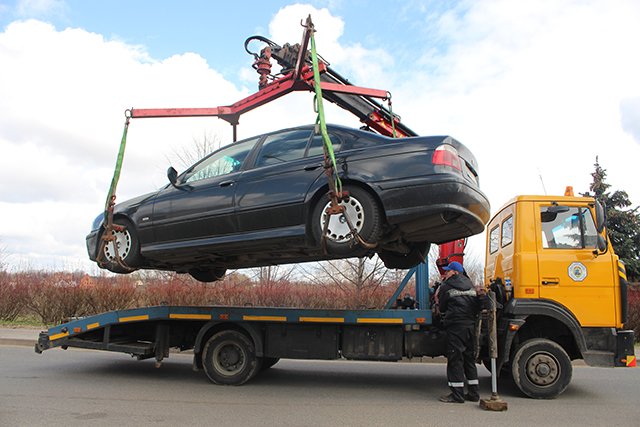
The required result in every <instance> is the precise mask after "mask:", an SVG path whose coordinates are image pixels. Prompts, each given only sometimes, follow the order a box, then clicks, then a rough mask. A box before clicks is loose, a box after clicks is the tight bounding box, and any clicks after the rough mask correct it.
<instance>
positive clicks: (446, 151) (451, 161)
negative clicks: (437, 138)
mask: <svg viewBox="0 0 640 427" xmlns="http://www.w3.org/2000/svg"><path fill="white" fill-rule="evenodd" d="M433 164H434V165H444V166H451V167H452V168H456V169H458V170H459V171H462V168H461V167H460V157H458V150H456V149H455V148H453V147H452V146H451V145H449V144H442V145H440V146H438V148H436V150H435V151H434V152H433Z"/></svg>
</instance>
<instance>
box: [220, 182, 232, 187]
mask: <svg viewBox="0 0 640 427" xmlns="http://www.w3.org/2000/svg"><path fill="white" fill-rule="evenodd" d="M218 185H219V186H220V187H229V186H231V185H233V181H222V182H221V183H220V184H218Z"/></svg>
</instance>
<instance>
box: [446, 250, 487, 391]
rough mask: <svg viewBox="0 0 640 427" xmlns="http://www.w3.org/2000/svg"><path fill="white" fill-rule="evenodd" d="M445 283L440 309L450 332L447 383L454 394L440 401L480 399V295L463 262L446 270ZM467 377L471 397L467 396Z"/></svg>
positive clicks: (450, 265) (451, 265) (448, 332)
mask: <svg viewBox="0 0 640 427" xmlns="http://www.w3.org/2000/svg"><path fill="white" fill-rule="evenodd" d="M443 270H445V271H446V273H445V280H444V281H443V282H442V285H441V286H440V289H439V292H438V294H439V295H438V297H439V301H438V309H439V311H440V315H441V316H443V317H444V327H445V330H446V331H447V381H448V382H449V389H450V390H451V393H450V394H448V395H446V396H442V397H440V400H441V401H443V402H447V403H464V402H465V400H469V401H472V402H477V401H478V400H479V399H480V394H479V383H478V370H477V369H476V364H475V341H476V340H475V327H476V319H477V317H478V313H479V311H480V301H479V299H478V291H477V290H476V288H475V286H474V285H473V283H471V280H470V279H469V278H468V277H467V276H466V275H465V274H464V268H463V267H462V264H460V263H459V262H456V261H453V262H451V263H449V265H448V266H447V267H444V268H443ZM465 377H466V380H467V394H465V393H464V385H465V384H464V383H465Z"/></svg>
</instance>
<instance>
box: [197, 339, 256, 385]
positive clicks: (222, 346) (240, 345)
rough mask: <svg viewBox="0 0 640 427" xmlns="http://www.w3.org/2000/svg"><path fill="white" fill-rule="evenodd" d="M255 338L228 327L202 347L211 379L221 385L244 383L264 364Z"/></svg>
mask: <svg viewBox="0 0 640 427" xmlns="http://www.w3.org/2000/svg"><path fill="white" fill-rule="evenodd" d="M260 362H261V360H260V358H258V357H256V351H255V346H254V345H253V342H252V341H251V340H250V339H249V338H248V337H247V336H246V335H244V334H243V333H241V332H238V331H234V330H227V331H222V332H218V333H217V334H215V335H214V336H212V337H211V338H210V339H209V341H207V343H206V344H205V346H204V350H203V351H202V366H203V368H204V372H205V373H206V374H207V376H208V377H209V379H210V380H211V381H213V382H214V383H216V384H221V385H241V384H244V383H245V382H247V381H249V380H250V379H251V378H253V376H254V375H256V373H258V371H260V365H261V363H260Z"/></svg>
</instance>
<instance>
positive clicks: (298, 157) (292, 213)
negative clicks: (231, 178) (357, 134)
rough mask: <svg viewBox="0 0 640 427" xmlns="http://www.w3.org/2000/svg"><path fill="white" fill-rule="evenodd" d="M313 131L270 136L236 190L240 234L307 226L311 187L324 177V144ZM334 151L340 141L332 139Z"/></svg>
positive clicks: (242, 176)
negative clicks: (306, 208) (306, 203)
mask: <svg viewBox="0 0 640 427" xmlns="http://www.w3.org/2000/svg"><path fill="white" fill-rule="evenodd" d="M312 131H313V130H312V129H296V130H290V131H285V132H280V133H276V134H272V135H269V136H267V137H266V138H265V139H264V141H263V143H262V146H261V147H260V150H259V151H258V154H257V156H256V160H255V163H254V165H253V167H252V168H251V169H247V170H245V171H244V172H243V173H242V175H241V177H240V180H239V181H238V185H237V188H236V217H237V220H238V231H240V232H252V231H259V230H267V229H274V228H284V227H291V226H297V225H301V224H304V222H305V221H304V217H303V203H304V200H305V196H306V194H307V192H308V190H309V187H311V185H312V184H313V183H314V182H315V181H316V180H317V179H318V178H319V177H320V175H322V174H323V173H324V168H323V164H324V158H323V156H322V141H321V139H320V137H319V136H315V137H313V138H311V136H312ZM331 139H332V143H333V147H334V150H336V151H337V150H338V149H339V147H340V140H339V138H337V137H336V136H335V135H333V136H331Z"/></svg>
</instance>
